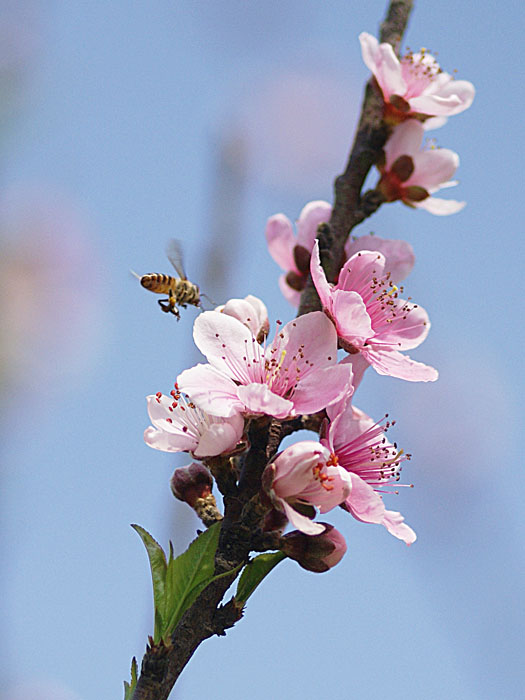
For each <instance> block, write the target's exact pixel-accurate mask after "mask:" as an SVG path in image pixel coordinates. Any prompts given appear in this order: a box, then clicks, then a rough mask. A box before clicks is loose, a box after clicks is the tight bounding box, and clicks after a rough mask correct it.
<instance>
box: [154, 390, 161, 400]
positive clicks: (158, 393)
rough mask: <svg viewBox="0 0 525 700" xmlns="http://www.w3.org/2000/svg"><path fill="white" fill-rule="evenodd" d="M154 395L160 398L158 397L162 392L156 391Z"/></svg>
mask: <svg viewBox="0 0 525 700" xmlns="http://www.w3.org/2000/svg"><path fill="white" fill-rule="evenodd" d="M155 396H156V397H157V398H158V399H160V397H161V396H162V392H161V391H157V393H156V394H155Z"/></svg>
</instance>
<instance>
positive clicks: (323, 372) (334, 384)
mask: <svg viewBox="0 0 525 700" xmlns="http://www.w3.org/2000/svg"><path fill="white" fill-rule="evenodd" d="M352 391H353V389H352V369H351V367H350V366H348V365H336V366H334V367H326V368H325V369H320V370H318V371H317V372H312V373H311V374H309V375H308V376H307V377H305V378H304V379H301V381H300V382H299V383H298V385H297V388H296V389H295V391H294V393H293V395H292V401H293V404H294V409H295V411H294V412H295V414H296V415H299V414H301V413H317V411H321V410H322V409H323V408H326V406H328V405H329V404H331V403H333V402H334V401H339V400H340V399H342V398H343V397H344V396H345V395H346V394H348V393H351V392H352Z"/></svg>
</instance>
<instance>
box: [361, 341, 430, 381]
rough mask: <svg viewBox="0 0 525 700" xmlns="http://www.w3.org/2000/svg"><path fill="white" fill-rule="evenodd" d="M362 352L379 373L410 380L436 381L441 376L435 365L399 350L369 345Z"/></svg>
mask: <svg viewBox="0 0 525 700" xmlns="http://www.w3.org/2000/svg"><path fill="white" fill-rule="evenodd" d="M361 352H362V353H363V355H364V356H365V358H366V359H367V360H368V362H370V364H371V365H372V367H373V368H374V369H375V371H376V372H377V373H378V374H384V375H387V376H390V377H397V378H398V379H406V380H407V381H409V382H435V381H436V379H437V378H438V376H439V375H438V371H437V369H434V367H430V366H429V365H424V364H423V363H422V362H416V361H415V360H411V359H410V357H409V356H408V355H403V354H402V353H401V352H398V351H397V350H382V349H381V350H380V349H378V348H374V347H372V346H370V345H367V346H365V347H364V348H363V349H362V350H361Z"/></svg>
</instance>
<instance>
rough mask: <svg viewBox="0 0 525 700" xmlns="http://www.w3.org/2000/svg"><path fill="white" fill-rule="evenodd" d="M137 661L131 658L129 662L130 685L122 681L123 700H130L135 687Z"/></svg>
mask: <svg viewBox="0 0 525 700" xmlns="http://www.w3.org/2000/svg"><path fill="white" fill-rule="evenodd" d="M137 676H138V673H137V659H136V658H135V657H133V660H132V662H131V683H128V682H127V681H124V700H132V698H133V693H134V692H135V688H136V686H137Z"/></svg>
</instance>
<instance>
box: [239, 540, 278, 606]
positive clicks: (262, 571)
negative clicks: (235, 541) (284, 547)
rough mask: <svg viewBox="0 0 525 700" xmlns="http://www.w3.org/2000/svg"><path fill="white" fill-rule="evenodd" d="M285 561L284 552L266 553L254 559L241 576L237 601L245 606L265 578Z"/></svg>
mask: <svg viewBox="0 0 525 700" xmlns="http://www.w3.org/2000/svg"><path fill="white" fill-rule="evenodd" d="M283 559H286V554H284V553H283V552H266V553H265V554H259V556H258V557H255V559H252V560H251V562H250V563H249V564H248V565H247V566H246V567H245V569H244V571H243V572H242V574H241V578H240V579H239V584H238V585H237V593H236V594H235V600H236V601H238V602H239V603H242V604H243V605H244V603H246V601H247V600H248V598H249V597H250V596H251V594H252V593H253V592H254V590H255V589H256V588H257V586H258V585H259V584H260V583H261V581H262V580H263V578H265V576H267V575H268V574H269V573H270V571H271V570H272V569H273V568H274V566H277V564H278V563H279V562H280V561H282V560H283Z"/></svg>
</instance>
